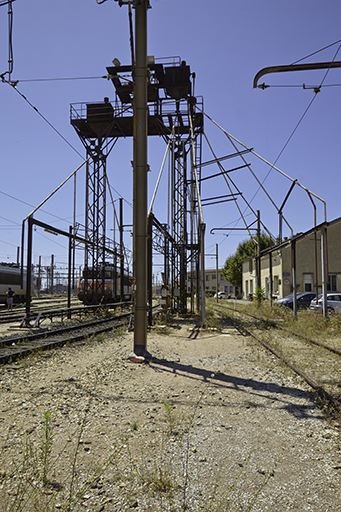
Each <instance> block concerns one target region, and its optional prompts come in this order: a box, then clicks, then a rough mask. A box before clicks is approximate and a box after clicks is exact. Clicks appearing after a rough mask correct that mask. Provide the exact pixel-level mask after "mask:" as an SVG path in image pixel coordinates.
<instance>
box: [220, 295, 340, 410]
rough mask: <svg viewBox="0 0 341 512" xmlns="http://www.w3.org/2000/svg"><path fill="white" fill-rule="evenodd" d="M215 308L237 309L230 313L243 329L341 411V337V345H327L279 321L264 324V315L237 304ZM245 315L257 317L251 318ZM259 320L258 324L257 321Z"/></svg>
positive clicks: (225, 311) (223, 311) (232, 318)
mask: <svg viewBox="0 0 341 512" xmlns="http://www.w3.org/2000/svg"><path fill="white" fill-rule="evenodd" d="M214 309H215V311H217V312H219V313H220V314H222V313H223V314H226V313H227V312H228V311H231V312H232V311H233V315H231V314H230V316H229V317H230V319H231V320H232V322H233V323H234V324H235V325H236V326H237V327H238V328H239V329H241V330H242V331H244V332H245V333H246V334H248V335H249V336H251V337H252V338H253V339H255V340H256V341H257V342H258V343H260V344H261V345H262V346H263V347H264V348H265V349H266V350H267V351H269V352H271V353H272V354H273V355H275V356H276V357H277V358H278V359H280V360H281V361H282V363H284V364H285V365H286V366H288V367H289V368H291V369H292V370H293V371H294V372H295V373H296V374H297V375H299V376H300V377H301V378H302V379H304V380H305V382H307V384H308V385H309V386H310V387H312V388H313V389H314V391H316V393H317V395H318V396H319V398H320V399H322V400H323V401H325V400H327V401H328V402H329V403H330V404H332V406H333V407H334V408H335V409H337V410H338V411H339V412H340V411H341V371H340V363H341V341H338V342H335V343H334V344H333V345H336V344H337V343H338V344H339V345H340V347H337V346H331V345H327V344H326V343H322V342H321V341H319V340H315V339H311V338H308V337H306V336H304V335H302V334H300V333H296V332H294V331H290V330H289V329H286V328H284V327H283V326H280V325H278V324H277V323H276V322H275V321H271V322H269V321H266V322H267V328H264V327H263V328H262V326H261V323H262V322H263V324H264V321H265V320H264V318H261V317H257V316H255V315H252V314H250V313H247V312H243V311H240V310H237V309H236V308H230V307H228V306H226V305H222V304H218V305H217V306H215V307H214ZM245 318H252V319H253V320H252V321H247V320H245ZM255 320H256V321H257V322H258V325H255ZM269 327H270V328H269Z"/></svg>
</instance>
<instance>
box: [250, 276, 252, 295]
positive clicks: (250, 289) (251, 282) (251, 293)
mask: <svg viewBox="0 0 341 512" xmlns="http://www.w3.org/2000/svg"><path fill="white" fill-rule="evenodd" d="M250 293H251V295H253V279H250Z"/></svg>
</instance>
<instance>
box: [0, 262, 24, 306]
mask: <svg viewBox="0 0 341 512" xmlns="http://www.w3.org/2000/svg"><path fill="white" fill-rule="evenodd" d="M8 288H12V290H13V291H14V292H15V295H14V297H13V302H14V303H20V302H25V300H26V272H25V273H24V283H23V288H22V287H21V270H20V267H19V265H17V264H16V263H0V303H1V304H6V301H7V295H6V292H7V290H8Z"/></svg>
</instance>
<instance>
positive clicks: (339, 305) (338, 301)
mask: <svg viewBox="0 0 341 512" xmlns="http://www.w3.org/2000/svg"><path fill="white" fill-rule="evenodd" d="M310 309H312V310H313V311H323V295H322V294H320V295H319V296H318V299H317V302H316V300H315V301H314V300H313V301H312V302H311V303H310ZM327 309H328V311H329V312H334V311H335V312H336V313H341V293H335V292H333V293H327Z"/></svg>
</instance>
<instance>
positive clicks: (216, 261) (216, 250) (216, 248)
mask: <svg viewBox="0 0 341 512" xmlns="http://www.w3.org/2000/svg"><path fill="white" fill-rule="evenodd" d="M215 270H216V277H217V286H216V288H217V303H218V301H219V297H218V293H219V278H218V244H215Z"/></svg>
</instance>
